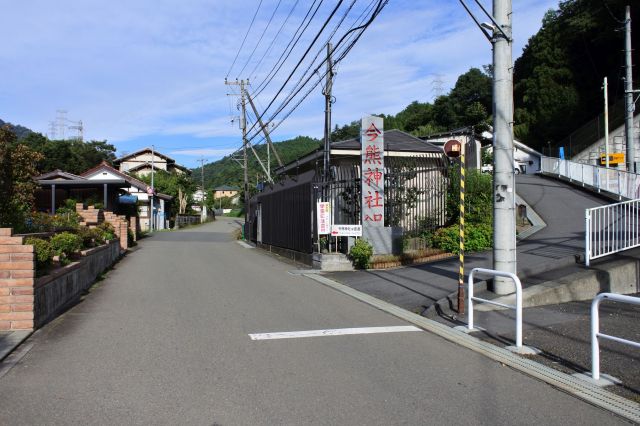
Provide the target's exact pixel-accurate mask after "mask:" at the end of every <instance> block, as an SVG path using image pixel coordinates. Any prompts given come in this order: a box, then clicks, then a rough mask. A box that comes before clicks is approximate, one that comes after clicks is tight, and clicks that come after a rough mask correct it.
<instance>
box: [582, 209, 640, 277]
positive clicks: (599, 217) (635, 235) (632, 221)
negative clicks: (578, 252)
mask: <svg viewBox="0 0 640 426" xmlns="http://www.w3.org/2000/svg"><path fill="white" fill-rule="evenodd" d="M638 211H640V199H636V200H629V201H623V202H621V203H616V204H609V205H606V206H599V207H593V208H589V209H585V234H584V243H585V244H584V250H585V254H584V259H585V265H586V266H589V265H590V262H591V260H593V259H597V258H599V257H603V256H607V255H610V254H613V253H617V252H620V251H624V250H629V249H632V248H635V247H639V246H640V219H639V218H638Z"/></svg>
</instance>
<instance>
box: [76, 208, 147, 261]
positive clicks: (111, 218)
mask: <svg viewBox="0 0 640 426" xmlns="http://www.w3.org/2000/svg"><path fill="white" fill-rule="evenodd" d="M76 212H78V214H79V215H80V216H81V217H82V222H81V225H85V226H88V227H90V228H92V227H95V226H97V225H99V224H100V223H102V222H109V223H110V224H111V225H112V226H113V229H115V231H116V237H118V238H119V239H120V248H121V249H122V251H125V250H127V248H128V247H129V240H128V238H127V229H128V227H129V221H128V220H127V218H126V216H118V215H117V214H115V213H113V212H110V211H106V210H99V209H96V208H95V207H94V206H89V207H87V208H86V209H85V208H84V206H83V204H82V203H78V204H76ZM133 223H134V224H135V221H133ZM132 231H133V232H134V235H135V229H132Z"/></svg>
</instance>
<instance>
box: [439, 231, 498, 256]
mask: <svg viewBox="0 0 640 426" xmlns="http://www.w3.org/2000/svg"><path fill="white" fill-rule="evenodd" d="M492 241H493V231H492V228H491V226H490V225H487V224H476V225H474V224H467V225H466V226H465V239H464V249H465V252H473V251H481V250H486V249H488V248H491V247H492V245H493V244H492ZM432 242H433V246H434V247H436V248H439V249H442V250H444V251H447V252H449V253H455V254H458V253H460V227H459V225H457V224H456V225H451V226H449V227H447V228H441V229H438V230H437V231H436V233H435V234H434V235H433V239H432Z"/></svg>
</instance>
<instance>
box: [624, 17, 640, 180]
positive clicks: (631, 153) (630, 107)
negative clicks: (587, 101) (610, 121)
mask: <svg viewBox="0 0 640 426" xmlns="http://www.w3.org/2000/svg"><path fill="white" fill-rule="evenodd" d="M624 32H625V42H624V53H625V68H626V75H625V78H624V85H625V87H624V94H625V104H626V115H625V120H624V132H625V136H626V140H627V171H629V172H631V173H636V171H637V169H636V146H635V142H634V141H633V113H634V111H635V105H634V102H633V94H634V90H633V73H632V69H633V66H632V62H631V7H630V6H627V7H626V10H625V14H624Z"/></svg>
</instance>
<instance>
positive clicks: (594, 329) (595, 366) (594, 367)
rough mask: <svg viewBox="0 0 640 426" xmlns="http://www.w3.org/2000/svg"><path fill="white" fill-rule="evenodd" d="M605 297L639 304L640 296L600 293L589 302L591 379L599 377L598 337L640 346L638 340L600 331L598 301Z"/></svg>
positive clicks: (615, 300)
mask: <svg viewBox="0 0 640 426" xmlns="http://www.w3.org/2000/svg"><path fill="white" fill-rule="evenodd" d="M605 299H606V300H613V301H614V302H622V303H630V304H632V305H640V297H632V296H625V295H623V294H614V293H600V294H599V295H597V296H596V297H595V298H594V299H593V301H592V302H591V377H592V378H593V380H598V379H600V345H599V342H598V338H602V339H608V340H613V341H614V342H618V343H624V344H625V345H629V346H633V347H636V348H640V342H634V341H633V340H627V339H622V338H620V337H615V336H611V335H608V334H604V333H600V314H599V313H598V307H599V306H600V302H601V301H603V300H605Z"/></svg>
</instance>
